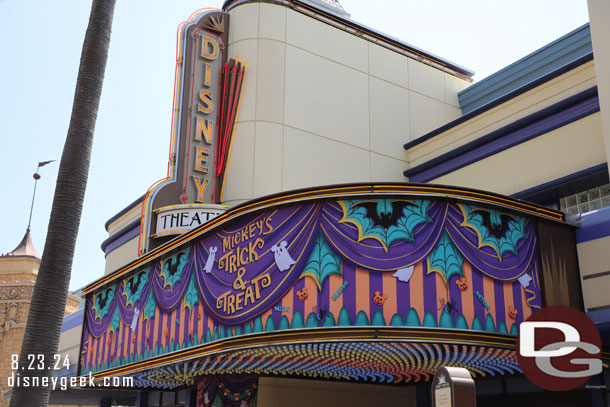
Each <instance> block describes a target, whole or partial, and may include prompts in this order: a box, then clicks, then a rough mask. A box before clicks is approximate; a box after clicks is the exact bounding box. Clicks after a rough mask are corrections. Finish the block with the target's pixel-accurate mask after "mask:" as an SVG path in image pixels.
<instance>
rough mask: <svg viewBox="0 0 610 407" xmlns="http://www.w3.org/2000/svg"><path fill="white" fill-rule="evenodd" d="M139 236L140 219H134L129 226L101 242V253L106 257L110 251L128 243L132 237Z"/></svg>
mask: <svg viewBox="0 0 610 407" xmlns="http://www.w3.org/2000/svg"><path fill="white" fill-rule="evenodd" d="M139 234H140V219H136V220H134V221H133V222H131V223H130V224H129V225H127V226H125V227H124V228H122V229H121V230H119V231H118V232H116V233H115V234H114V235H112V236H110V237H109V238H108V239H106V240H104V241H103V242H102V246H101V247H102V251H103V252H104V254H105V255H108V253H110V252H111V251H113V250H114V249H116V248H117V247H119V246H122V245H123V244H125V243H126V242H128V241H130V240H131V239H133V238H134V237H136V236H138V235H139Z"/></svg>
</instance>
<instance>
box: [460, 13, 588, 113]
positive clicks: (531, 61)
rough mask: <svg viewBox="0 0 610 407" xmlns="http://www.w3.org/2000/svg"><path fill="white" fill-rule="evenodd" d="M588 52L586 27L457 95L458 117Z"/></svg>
mask: <svg viewBox="0 0 610 407" xmlns="http://www.w3.org/2000/svg"><path fill="white" fill-rule="evenodd" d="M591 52H593V44H592V43H591V29H590V27H589V23H587V24H585V25H583V26H581V27H579V28H577V29H575V30H573V31H571V32H570V33H568V34H566V35H564V36H562V37H560V38H558V39H556V40H555V41H553V42H551V43H549V44H547V45H545V46H543V47H542V48H540V49H538V50H536V51H534V52H532V53H531V54H529V55H527V56H525V57H523V58H521V59H519V60H518V61H516V62H513V63H512V64H510V65H508V66H506V67H504V68H502V69H501V70H499V71H497V72H495V73H493V74H492V75H490V76H488V77H486V78H484V79H482V80H480V81H478V82H477V83H475V84H473V85H471V86H469V87H468V88H466V89H464V90H463V91H461V92H460V93H459V94H458V98H459V101H460V107H461V108H462V113H463V114H466V113H469V112H471V111H473V110H475V109H477V108H479V107H481V106H483V105H485V104H487V103H489V102H491V101H492V100H494V99H496V98H498V97H500V96H502V95H504V94H506V93H509V92H512V91H513V90H515V89H517V88H519V87H521V86H523V85H525V84H527V83H529V82H532V81H534V80H536V79H538V78H540V77H541V76H544V75H546V74H548V73H549V72H552V71H554V70H556V69H558V68H560V67H561V66H563V65H565V64H568V63H570V62H572V61H574V60H576V59H578V58H580V57H582V56H584V55H586V54H589V53H591Z"/></svg>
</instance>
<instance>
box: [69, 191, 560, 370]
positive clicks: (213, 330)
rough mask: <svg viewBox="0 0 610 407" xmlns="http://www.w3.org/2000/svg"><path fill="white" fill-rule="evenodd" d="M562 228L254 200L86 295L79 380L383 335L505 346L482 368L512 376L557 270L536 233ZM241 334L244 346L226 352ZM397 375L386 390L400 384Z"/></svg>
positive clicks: (322, 200)
mask: <svg viewBox="0 0 610 407" xmlns="http://www.w3.org/2000/svg"><path fill="white" fill-rule="evenodd" d="M176 219H178V218H176ZM185 219H186V217H185ZM562 220H563V214H561V213H560V212H555V211H552V210H548V209H546V208H542V207H537V206H534V205H530V204H525V203H522V202H519V201H514V200H511V199H509V198H505V197H499V196H495V195H490V194H486V193H480V192H473V191H469V190H460V189H455V188H451V189H450V188H439V187H433V186H417V185H413V186H412V185H404V184H403V185H389V186H375V185H349V186H340V187H335V188H321V189H318V190H306V191H296V192H288V193H284V194H279V195H276V196H272V197H269V198H263V199H260V200H257V201H252V202H249V203H247V204H244V205H242V206H239V207H236V208H234V209H232V210H230V211H229V212H227V213H225V214H223V215H220V216H218V217H216V218H214V219H212V220H210V221H209V222H208V223H206V224H204V225H203V226H201V227H200V228H199V229H197V230H195V231H191V232H188V233H186V234H184V235H183V236H180V237H178V238H176V239H174V240H173V241H172V242H170V243H169V244H167V245H165V246H163V247H160V248H159V249H157V250H155V251H153V252H151V253H150V254H148V255H147V256H145V257H144V258H142V259H141V260H138V261H135V262H134V263H132V264H130V265H128V266H126V267H124V268H123V269H121V270H118V271H117V272H115V273H113V274H110V275H108V276H106V277H104V278H102V279H101V280H99V281H97V282H95V283H93V284H91V285H90V286H89V287H87V288H86V289H85V292H86V295H87V301H86V310H85V313H86V321H85V324H84V331H83V340H82V349H81V362H80V368H79V369H80V370H79V371H80V373H81V374H87V373H89V372H93V373H95V374H102V375H103V374H111V373H112V374H117V373H121V374H123V373H125V372H128V371H138V369H140V366H142V368H143V367H144V366H145V367H147V368H152V367H153V366H157V365H162V364H163V363H166V362H167V361H169V360H170V359H171V358H169V356H164V355H167V354H175V357H176V358H178V359H179V360H187V359H188V357H187V356H186V355H191V356H194V355H199V354H202V355H204V354H205V355H209V354H210V352H212V351H213V350H214V349H215V350H216V351H219V352H220V351H221V350H222V349H225V348H226V349H229V348H231V347H232V346H246V345H245V344H246V343H250V342H248V341H254V342H252V343H253V344H260V343H262V342H261V341H263V340H264V341H266V342H265V343H268V344H270V346H271V345H272V344H273V343H275V342H276V341H280V339H277V340H276V339H274V338H276V337H277V338H280V337H281V338H282V339H281V340H282V341H283V340H287V339H286V338H288V337H293V336H294V339H291V341H294V343H297V342H299V341H303V343H304V344H306V343H308V341H309V342H310V341H316V340H328V339H329V338H335V339H337V340H339V339H340V338H343V339H349V340H353V339H355V338H361V339H362V338H366V337H368V336H370V335H372V337H371V340H373V339H375V338H378V337H379V335H382V334H383V332H386V333H387V334H388V335H390V336H391V338H393V340H395V341H396V340H398V341H399V342H400V341H407V340H409V341H415V342H421V341H422V340H424V339H422V338H427V339H425V340H428V341H430V340H433V338H437V339H435V340H438V341H441V343H447V342H449V343H454V344H463V343H470V342H472V343H480V344H483V343H487V344H488V345H493V346H499V344H504V345H502V346H504V347H505V348H508V350H506V352H504V351H502V352H504V353H502V352H500V350H498V351H497V352H496V351H494V352H495V353H493V354H492V353H489V354H488V356H489V355H492V356H493V355H496V356H493V358H496V359H497V360H495V359H494V360H495V362H493V363H499V364H500V365H501V366H500V365H498V366H500V367H497V369H500V370H502V369H505V370H506V371H511V369H515V368H516V367H515V366H517V365H516V361H515V358H514V354H511V353H510V347H511V346H513V347H514V340H515V339H514V338H515V335H516V334H517V333H518V327H519V323H520V322H522V321H523V320H524V319H525V318H527V317H528V316H529V315H530V314H531V313H533V312H534V311H536V310H537V309H539V308H540V307H541V306H543V305H544V302H543V296H542V295H541V294H542V291H541V287H542V286H543V282H544V281H545V277H544V276H543V274H544V270H543V269H544V267H545V266H544V265H545V264H554V263H553V262H557V261H559V260H558V259H555V257H557V256H561V253H558V252H556V251H548V250H546V249H544V250H543V251H541V247H542V248H544V247H546V246H545V242H546V241H547V240H549V239H550V235H549V234H548V233H547V232H539V231H544V230H546V229H545V228H546V227H545V226H544V225H545V224H546V223H549V222H550V223H551V224H553V225H558V227H559V228H560V229H557V230H555V231H554V232H553V239H557V238H559V237H560V235H561V234H562V233H564V232H562V231H563V230H565V231H567V232H565V233H568V232H569V231H570V227H569V226H568V225H565V224H562V223H561V221H562ZM568 279H569V278H568ZM340 327H341V329H339V328H340ZM373 328H374V332H373V331H371V329H373ZM438 328H444V329H441V330H439V329H438ZM303 329H305V330H308V329H309V330H310V331H307V332H309V333H307V334H306V333H304V332H306V331H303ZM345 329H351V330H350V331H346V330H345ZM367 329H368V330H367ZM384 329H385V331H384ZM422 329H423V330H424V331H422ZM452 329H453V330H456V329H457V330H459V331H460V332H462V333H459V334H455V335H454V334H452V333H451V332H452V331H451V330H452ZM435 330H436V331H435ZM280 333H281V334H280ZM483 333H485V335H487V336H485V335H483ZM246 334H253V335H255V336H248V337H247V339H243V340H238V338H240V337H243V335H246ZM256 335H263V336H261V337H258V336H256ZM265 335H266V336H265ZM286 335H288V336H286ZM290 335H292V336H290ZM303 335H305V336H303ZM337 335H338V336H337ZM342 335H343V336H342ZM422 335H423V336H422ZM464 335H466V336H464ZM481 335H483V336H485V338H487V339H485V338H483V337H482V336H481ZM490 335H491V336H490ZM466 337H468V338H469V339H468V340H467V341H466V339H464V338H466ZM233 338H235V341H237V342H235V343H233V342H234V339H233ZM257 338H258V339H257ZM401 338H402V339H401ZM431 338H432V339H431ZM438 338H441V339H438ZM443 338H444V339H443ZM460 338H461V339H460ZM490 338H491V339H490ZM244 341H245V342H244ZM464 341H466V342H464ZM371 346H372V345H371ZM380 346H382V347H383V345H380ZM396 346H398V348H397V349H398V350H397V352H398V351H400V352H402V351H401V350H400V349H401V346H402V345H400V344H399V343H398V344H397V345H396ZM443 346H445V348H443V349H445V350H446V351H447V352H449V351H451V352H457V351H459V352H464V350H463V349H466V348H457V347H453V348H451V349H450V348H448V347H446V345H443ZM405 349H406V350H405ZM408 349H410V348H408V347H407V348H404V349H403V350H404V351H405V352H407V353H408V352H410V351H409V350H408ZM413 349H415V348H413ZM439 349H440V348H439ZM460 349H462V350H460ZM480 351H481V350H480V349H478V348H476V349H475V348H472V349H469V350H468V352H470V353H472V352H475V353H476V352H480ZM244 352H245V351H244ZM248 352H250V351H248ZM252 352H254V350H252ZM490 352H491V351H490ZM498 352H500V353H498ZM507 352H508V353H507ZM182 353H184V355H182V356H180V355H181V354H182ZM498 355H500V356H498ZM502 355H503V356H502ZM511 355H512V356H511ZM191 356H189V357H191ZM424 356H425V355H424ZM244 357H245V356H244ZM252 357H254V356H252ZM295 357H296V356H295ZM405 357H406V356H405ZM418 357H419V356H418ZM452 357H453V356H452ZM456 357H457V356H456ZM464 357H466V356H464ZM490 357H491V356H490ZM168 358H169V359H168ZM493 358H492V359H493ZM178 359H176V360H178ZM208 359H209V358H208ZM407 359H408V357H407ZM475 359H476V358H475ZM475 359H473V362H472V363H475ZM171 360H173V359H171ZM244 360H246V359H244ZM247 360H254V359H247ZM324 360H326V359H324ZM328 360H333V359H332V358H331V359H328ZM468 360H470V359H468ZM476 361H477V362H476V364H472V365H469V364H468V363H465V367H467V368H469V369H470V370H471V371H472V372H473V374H484V372H487V370H486V369H488V367H486V366H487V365H486V364H488V363H492V362H490V361H489V360H486V361H485V362H484V363H483V361H481V360H479V359H476ZM479 362H481V363H479ZM345 363H348V362H345ZM349 363H352V362H349ZM349 363H348V364H349ZM354 363H356V362H354ZM380 363H381V362H380ZM418 363H419V362H418ZM244 366H245V365H244ZM502 366H504V367H502ZM244 369H246V368H245V367H244ZM329 369H330V367H329ZM404 369H406V370H405V371H404V372H403V373H396V372H395V373H396V375H395V376H394V379H392V380H393V381H402V380H405V377H406V376H405V375H406V374H407V373H408V372H409V371H411V370H409V369H410V368H409V367H408V366H404ZM420 369H421V366H420ZM493 369H496V367H494V368H493ZM493 369H492V370H493ZM246 370H247V369H246ZM331 370H332V369H331ZM424 370H425V369H424ZM429 370H430V371H429V372H428V370H425V372H424V373H425V374H430V373H431V374H433V371H434V369H433V368H430V369H429ZM493 371H497V370H493ZM215 373H218V372H215ZM424 373H422V372H420V373H418V374H424ZM337 374H338V373H337ZM354 374H356V373H354ZM388 374H390V373H388ZM392 374H394V373H392ZM409 374H411V373H409ZM146 377H148V376H146ZM146 380H148V379H146Z"/></svg>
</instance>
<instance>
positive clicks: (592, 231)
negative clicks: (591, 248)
mask: <svg viewBox="0 0 610 407" xmlns="http://www.w3.org/2000/svg"><path fill="white" fill-rule="evenodd" d="M580 221H581V224H580V228H579V229H577V230H576V243H585V242H589V241H591V240H597V239H601V238H604V237H608V236H610V207H606V208H601V209H598V210H596V211H595V212H590V213H587V214H585V215H582V216H581V217H580Z"/></svg>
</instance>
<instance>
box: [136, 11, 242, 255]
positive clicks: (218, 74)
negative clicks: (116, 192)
mask: <svg viewBox="0 0 610 407" xmlns="http://www.w3.org/2000/svg"><path fill="white" fill-rule="evenodd" d="M228 27H229V14H227V13H225V12H222V11H216V10H208V11H203V12H200V13H196V14H195V15H193V16H192V17H191V18H190V20H189V21H187V22H185V23H183V24H182V25H181V27H180V29H179V37H178V50H177V58H176V61H177V63H176V81H175V87H174V112H173V119H172V122H173V124H172V135H171V151H170V156H169V165H168V176H167V178H166V179H164V180H162V181H160V182H158V183H156V184H155V185H153V186H152V187H151V188H150V189H149V191H148V192H147V193H146V195H145V197H144V201H143V208H142V228H141V232H140V243H139V254H140V255H141V254H143V253H145V252H146V251H148V250H149V249H151V248H154V247H157V246H159V245H160V244H162V243H164V242H165V241H167V239H164V238H165V237H166V236H168V235H175V234H179V233H183V232H184V231H186V230H190V229H193V228H194V227H196V226H199V225H200V224H202V223H203V222H205V221H207V220H209V219H211V218H212V217H213V216H216V215H217V214H218V213H222V212H223V211H224V210H226V207H222V206H220V205H217V204H218V203H219V202H220V201H221V200H222V194H223V188H224V181H225V176H226V173H225V171H226V168H227V165H228V162H229V159H230V150H231V140H232V135H233V127H234V123H235V120H236V117H237V111H238V107H239V99H240V96H241V90H242V84H243V81H244V76H245V73H246V64H245V62H244V61H243V60H242V59H240V58H238V57H235V58H232V59H228V58H227V49H226V44H227V37H228ZM210 204H216V206H215V207H214V208H213V209H212V210H210ZM167 208H171V209H167ZM168 210H169V211H170V212H171V213H170V212H168ZM176 215H177V216H180V217H181V218H180V221H179V222H178V223H176V219H175V216H176ZM182 217H188V219H189V220H191V222H187V221H186V219H182ZM168 223H171V225H168Z"/></svg>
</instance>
